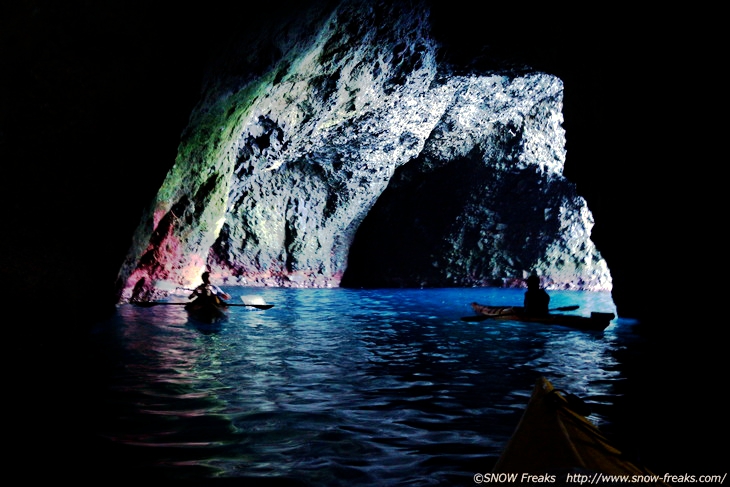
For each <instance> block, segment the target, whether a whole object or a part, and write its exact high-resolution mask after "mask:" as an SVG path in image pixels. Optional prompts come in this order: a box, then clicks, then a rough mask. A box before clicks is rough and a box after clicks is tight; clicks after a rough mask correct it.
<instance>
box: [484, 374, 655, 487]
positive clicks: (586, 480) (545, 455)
mask: <svg viewBox="0 0 730 487" xmlns="http://www.w3.org/2000/svg"><path fill="white" fill-rule="evenodd" d="M586 408H587V405H586V404H585V403H584V402H583V401H582V400H581V399H580V398H578V397H576V396H574V395H572V394H567V393H565V392H562V391H559V390H557V389H555V388H554V387H553V385H552V384H551V383H550V381H549V380H548V379H546V378H545V377H540V378H539V379H538V381H537V383H536V384H535V388H534V389H533V392H532V396H531V397H530V400H529V402H528V403H527V408H526V409H525V411H524V413H523V414H522V418H521V419H520V421H519V423H518V425H517V428H516V429H515V431H514V433H513V435H512V437H511V438H510V439H509V441H508V442H507V445H506V447H505V448H504V450H503V451H502V454H501V455H500V457H499V459H498V460H497V463H496V464H495V465H494V467H493V469H492V473H493V474H504V475H507V474H516V478H515V479H514V480H513V481H512V482H511V483H512V484H516V485H535V484H537V483H540V485H547V484H555V485H566V484H576V485H583V484H590V485H629V484H637V485H644V486H646V485H660V486H666V485H667V484H665V483H664V482H663V479H662V478H661V476H656V475H654V474H653V473H652V472H651V471H650V470H648V469H646V468H644V467H643V466H640V465H639V464H638V463H637V462H635V461H633V460H632V459H628V458H626V456H625V455H623V454H622V453H621V451H619V450H618V449H617V448H616V447H615V446H613V445H612V444H611V442H610V441H609V440H608V439H607V438H606V437H605V436H604V435H603V434H602V433H601V432H600V431H599V429H598V428H597V427H596V426H595V425H594V424H593V423H591V422H590V421H589V420H588V419H587V418H586V417H585V415H586V414H589V411H585V410H584V409H586ZM506 478H508V477H505V479H506Z"/></svg>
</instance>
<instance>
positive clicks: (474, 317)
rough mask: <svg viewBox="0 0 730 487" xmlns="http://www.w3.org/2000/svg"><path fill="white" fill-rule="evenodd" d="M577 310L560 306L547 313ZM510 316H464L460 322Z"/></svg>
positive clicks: (499, 314)
mask: <svg viewBox="0 0 730 487" xmlns="http://www.w3.org/2000/svg"><path fill="white" fill-rule="evenodd" d="M578 308H580V306H578V305H574V306H561V307H560V308H551V309H549V310H548V311H574V310H576V309H578ZM510 314H512V313H498V314H493V315H484V314H479V315H474V316H464V317H462V318H461V320H462V321H484V320H488V319H490V318H495V317H497V316H502V315H510Z"/></svg>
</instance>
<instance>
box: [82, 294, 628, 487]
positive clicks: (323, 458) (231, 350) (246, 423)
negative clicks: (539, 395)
mask: <svg viewBox="0 0 730 487" xmlns="http://www.w3.org/2000/svg"><path fill="white" fill-rule="evenodd" d="M225 289H226V290H227V291H228V292H230V293H231V294H232V295H233V296H234V299H233V300H232V302H236V301H237V300H238V299H239V298H240V297H241V296H246V298H245V299H247V300H249V301H250V300H252V299H257V298H260V299H263V300H264V301H265V302H266V303H269V304H274V305H275V307H274V308H272V309H270V310H266V311H260V310H254V309H251V308H243V307H235V308H231V309H230V311H229V316H228V320H227V321H225V322H224V323H222V324H220V325H219V326H213V327H211V326H205V327H202V326H200V325H198V324H196V323H195V322H193V321H190V319H189V318H188V316H187V314H186V312H185V310H184V309H183V308H182V307H181V306H157V307H153V308H139V307H134V306H132V305H123V306H121V307H119V309H118V312H117V316H116V317H115V318H114V319H113V320H111V321H110V322H107V323H102V324H100V325H99V327H98V329H97V330H96V332H95V340H96V341H97V344H96V346H97V348H98V349H99V350H100V351H101V353H100V355H102V356H104V357H105V361H106V366H105V367H106V369H107V370H106V371H105V372H104V374H103V375H104V380H103V384H102V388H103V394H102V399H101V403H100V404H99V405H98V407H97V410H98V411H99V413H98V414H97V416H96V417H95V419H94V425H93V429H94V434H96V435H97V436H98V438H99V439H100V445H101V447H102V448H108V449H109V451H111V452H113V455H111V456H112V457H114V460H110V464H112V465H113V464H114V462H118V463H119V464H123V465H124V469H125V471H126V472H127V473H128V474H132V475H134V474H135V473H138V474H139V476H140V478H164V479H189V478H215V477H225V478H232V477H240V478H247V479H251V478H267V479H271V478H275V479H279V480H285V481H287V482H294V481H296V482H299V483H300V484H303V485H344V484H347V485H394V484H399V485H402V484H413V485H455V484H457V485H471V483H472V480H471V479H472V476H473V474H474V473H476V472H487V471H489V469H490V468H491V467H492V465H493V463H494V462H495V461H496V459H497V457H498V456H499V453H500V451H501V449H502V448H503V447H504V445H505V443H506V441H507V439H508V438H509V436H510V434H511V433H512V431H513V430H514V428H515V426H516V425H517V422H518V421H519V418H520V415H521V413H522V410H523V409H524V407H525V405H526V403H527V400H528V398H529V395H530V393H531V390H532V387H533V385H534V383H535V381H536V380H537V378H538V377H539V376H541V375H544V376H546V377H548V379H550V380H551V381H552V382H553V383H554V384H555V386H556V387H559V388H562V389H566V390H568V391H569V392H573V393H575V394H578V395H580V396H581V397H583V398H584V399H586V400H587V401H589V403H590V404H591V406H592V408H593V413H592V414H591V416H590V417H589V419H591V420H592V421H593V422H594V423H596V424H598V425H599V427H600V426H602V425H610V422H611V417H610V415H611V405H612V402H613V399H614V396H613V395H614V394H615V391H614V388H615V386H616V384H617V383H618V382H620V381H622V380H623V377H622V375H621V373H620V371H619V369H618V367H617V365H618V364H617V360H616V358H615V357H614V352H616V351H618V350H621V349H622V348H623V347H625V346H626V344H627V343H629V342H630V341H631V340H632V339H633V335H632V333H631V331H630V328H631V327H630V325H629V324H628V323H623V322H622V320H619V319H617V320H614V322H613V324H612V325H611V326H610V327H609V328H608V329H607V330H605V331H604V332H583V331H577V330H571V329H568V328H563V327H558V326H549V325H538V324H521V323H515V322H491V321H484V322H478V323H474V322H465V321H462V320H460V319H459V318H460V317H461V316H466V315H471V314H472V311H471V308H470V307H469V303H470V302H472V301H478V302H482V303H488V304H500V305H508V304H514V305H519V304H521V300H522V291H519V290H503V289H436V290H346V289H325V290H312V289H307V290H301V289H243V288H235V287H230V288H225ZM551 296H552V300H551V307H559V306H566V305H573V304H577V305H580V308H579V309H578V310H577V311H575V312H574V313H575V314H583V315H588V314H589V313H590V312H591V311H603V312H615V308H614V306H613V302H612V301H611V298H610V294H609V293H586V292H567V291H566V292H551Z"/></svg>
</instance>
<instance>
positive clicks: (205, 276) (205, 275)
mask: <svg viewBox="0 0 730 487" xmlns="http://www.w3.org/2000/svg"><path fill="white" fill-rule="evenodd" d="M201 277H202V279H203V282H204V283H206V284H208V283H209V282H210V272H207V271H206V272H203V275H202V276H201Z"/></svg>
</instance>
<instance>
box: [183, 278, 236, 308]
mask: <svg viewBox="0 0 730 487" xmlns="http://www.w3.org/2000/svg"><path fill="white" fill-rule="evenodd" d="M201 278H202V279H203V284H201V285H200V286H198V287H196V288H195V289H193V293H192V294H191V295H190V298H191V299H192V298H195V301H193V303H201V304H202V303H211V302H213V303H215V304H225V301H224V300H226V299H231V296H230V295H229V294H228V293H226V292H225V291H223V290H222V289H221V288H219V287H218V286H216V285H215V284H211V282H210V272H207V271H206V272H203V275H202V276H201Z"/></svg>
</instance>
